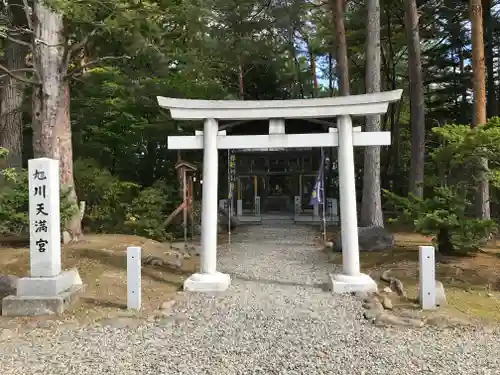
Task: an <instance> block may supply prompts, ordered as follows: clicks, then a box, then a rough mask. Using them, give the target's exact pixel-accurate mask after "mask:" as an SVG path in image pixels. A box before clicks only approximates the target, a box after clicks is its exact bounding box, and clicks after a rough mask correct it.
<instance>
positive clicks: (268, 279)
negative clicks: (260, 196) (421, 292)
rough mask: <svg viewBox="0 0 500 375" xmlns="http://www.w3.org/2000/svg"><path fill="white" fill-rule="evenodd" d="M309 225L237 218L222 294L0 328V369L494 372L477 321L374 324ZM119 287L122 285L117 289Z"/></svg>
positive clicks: (494, 349) (486, 336)
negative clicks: (90, 319) (153, 311)
mask: <svg viewBox="0 0 500 375" xmlns="http://www.w3.org/2000/svg"><path fill="white" fill-rule="evenodd" d="M314 236H315V233H314V232H313V229H311V228H308V227H301V226H293V225H292V224H290V225H278V224H263V225H261V226H255V225H254V226H249V227H242V228H241V231H239V233H237V234H235V235H234V237H233V241H232V244H231V248H230V249H227V250H225V251H221V252H220V255H221V256H220V259H219V269H220V270H221V271H224V272H229V273H230V274H231V275H232V285H231V287H230V289H229V290H228V291H226V292H224V293H222V294H219V295H214V296H207V295H203V294H196V293H194V294H184V295H183V297H182V298H180V299H179V300H178V301H177V302H176V303H175V304H174V305H173V306H172V307H171V310H170V313H169V314H167V315H168V316H166V317H164V318H161V319H159V320H157V321H154V322H147V323H143V324H140V325H137V326H136V325H135V324H131V323H130V322H128V321H127V322H124V321H123V320H122V321H120V322H116V324H110V322H106V324H105V325H102V324H101V325H95V326H74V325H71V326H68V325H64V324H63V325H60V326H57V327H53V328H50V329H34V330H31V331H28V332H26V333H23V334H16V335H14V334H12V335H5V336H6V337H2V336H0V357H1V358H2V361H1V364H0V368H1V371H0V373H1V374H2V375H14V374H15V375H18V374H26V375H36V374H51V375H58V374H60V375H63V374H64V375H82V374H89V375H92V374H111V375H118V374H119V375H132V374H134V375H135V374H141V375H158V374H169V375H175V374H193V375H200V374H204V375H205V374H206V375H211V374H214V375H226V374H227V375H238V374H266V375H267V374H283V375H285V374H288V375H299V374H334V375H335V374H345V375H356V374H366V375H377V374H383V375H386V374H391V375H407V374H408V375H414V374H439V375H447V374H453V375H461V374H464V375H465V374H467V375H472V374H497V373H498V369H499V368H500V335H498V334H493V333H488V332H485V331H483V330H480V329H462V328H460V329H458V328H454V329H445V330H439V331H437V330H435V329H431V328H429V327H424V328H420V329H413V328H406V327H405V328H383V327H377V326H374V325H373V324H372V323H369V322H367V321H366V320H365V319H364V318H363V316H362V315H363V308H362V306H361V301H360V300H359V299H357V298H355V297H352V296H339V295H332V294H331V292H325V291H323V290H322V288H321V286H322V285H323V284H324V283H325V282H326V281H327V280H328V273H329V272H332V271H333V272H338V271H339V270H338V269H334V268H333V267H334V266H332V265H331V264H327V262H326V259H327V254H325V253H324V252H322V251H318V250H317V249H316V248H315V247H314V246H313V242H314V241H313V240H314ZM124 298H125V296H124Z"/></svg>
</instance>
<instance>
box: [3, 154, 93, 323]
mask: <svg viewBox="0 0 500 375" xmlns="http://www.w3.org/2000/svg"><path fill="white" fill-rule="evenodd" d="M28 178H29V180H28V191H29V233H30V276H29V277H23V278H21V279H19V280H18V282H17V291H16V295H15V296H8V297H5V298H4V299H3V300H2V315H5V316H30V315H40V313H41V314H43V315H53V314H57V315H59V314H62V313H63V312H64V310H65V309H66V307H67V306H68V304H69V303H71V302H72V301H75V300H76V299H77V297H78V293H79V291H80V290H81V289H82V288H83V285H82V280H81V279H80V275H79V273H78V271H77V270H76V269H72V270H69V271H62V272H61V230H60V225H61V222H60V221H61V220H60V207H59V199H60V194H59V185H60V184H59V161H58V160H54V159H48V158H40V159H31V160H29V161H28Z"/></svg>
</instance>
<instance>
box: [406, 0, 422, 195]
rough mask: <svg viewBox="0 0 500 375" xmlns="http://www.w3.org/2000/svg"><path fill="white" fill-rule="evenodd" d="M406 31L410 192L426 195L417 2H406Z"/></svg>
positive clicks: (409, 0)
mask: <svg viewBox="0 0 500 375" xmlns="http://www.w3.org/2000/svg"><path fill="white" fill-rule="evenodd" d="M404 8H405V29H406V36H407V44H408V75H409V77H410V112H411V162H410V176H409V177H410V178H409V192H410V193H411V194H413V195H415V196H417V197H420V198H422V197H423V195H424V187H423V182H424V163H425V106H424V88H423V79H422V62H421V59H420V33H419V25H418V11H417V4H416V1H415V0H405V1H404Z"/></svg>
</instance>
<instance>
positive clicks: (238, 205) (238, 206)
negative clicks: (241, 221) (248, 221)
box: [236, 199, 243, 216]
mask: <svg viewBox="0 0 500 375" xmlns="http://www.w3.org/2000/svg"><path fill="white" fill-rule="evenodd" d="M236 216H243V201H242V200H241V199H238V200H237V201H236Z"/></svg>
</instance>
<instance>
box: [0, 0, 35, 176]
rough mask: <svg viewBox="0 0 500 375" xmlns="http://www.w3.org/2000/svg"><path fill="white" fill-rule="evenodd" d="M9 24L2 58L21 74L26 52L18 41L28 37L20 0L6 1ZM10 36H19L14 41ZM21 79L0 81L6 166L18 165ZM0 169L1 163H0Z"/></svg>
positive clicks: (1, 139)
mask: <svg viewBox="0 0 500 375" xmlns="http://www.w3.org/2000/svg"><path fill="white" fill-rule="evenodd" d="M7 13H8V16H9V21H10V23H11V25H12V26H11V27H10V28H9V30H8V31H7V34H8V36H9V37H10V38H11V39H5V41H4V46H5V48H4V58H5V65H6V67H7V69H8V70H9V71H11V72H13V71H18V72H16V75H18V76H20V77H23V76H24V74H23V73H21V70H22V69H25V68H26V54H27V52H28V47H26V46H25V45H22V43H26V42H29V37H28V35H27V34H26V33H24V32H23V31H21V30H22V28H27V25H26V21H27V20H26V15H25V12H24V9H23V4H22V2H21V1H20V0H18V1H10V2H9V6H8V9H7ZM14 40H19V41H20V42H19V43H17V42H15V41H14ZM24 85H25V84H24V83H23V82H21V81H19V80H17V79H15V78H12V77H10V76H7V77H5V80H4V81H3V82H2V90H1V93H0V95H1V99H0V101H1V103H0V108H1V111H0V147H4V148H6V149H7V150H9V155H8V158H7V160H6V161H5V163H2V164H4V166H5V167H7V168H22V166H23V165H22V164H23V158H22V144H23V119H22V108H21V107H22V104H23V100H24ZM0 169H2V167H1V166H0Z"/></svg>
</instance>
